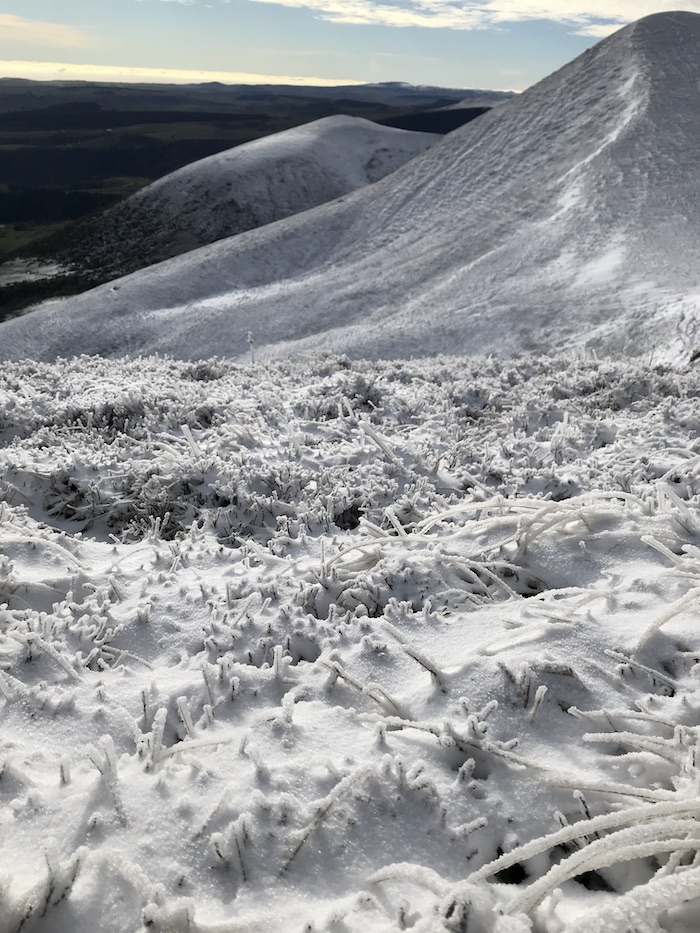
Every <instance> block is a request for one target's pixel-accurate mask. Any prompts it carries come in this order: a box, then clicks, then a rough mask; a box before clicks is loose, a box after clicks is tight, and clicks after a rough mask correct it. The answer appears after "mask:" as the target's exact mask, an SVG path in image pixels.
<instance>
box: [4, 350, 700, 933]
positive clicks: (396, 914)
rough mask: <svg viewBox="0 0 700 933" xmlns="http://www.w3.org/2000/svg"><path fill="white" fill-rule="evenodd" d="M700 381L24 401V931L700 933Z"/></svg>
mask: <svg viewBox="0 0 700 933" xmlns="http://www.w3.org/2000/svg"><path fill="white" fill-rule="evenodd" d="M699 399H700V375H698V374H697V373H695V372H693V371H692V370H691V371H686V372H679V371H672V370H669V369H665V368H661V367H656V368H650V367H645V366H643V365H640V364H638V363H631V362H616V363H610V362H590V361H588V362H575V361H571V360H564V359H558V360H538V359H528V360H521V361H509V362H503V361H500V362H498V363H496V362H493V361H488V360H486V361H484V360H464V359H460V360H453V359H440V360H436V361H422V362H403V363H401V362H399V363H372V364H365V363H359V362H352V363H351V362H349V361H347V360H346V359H343V358H336V357H319V358H316V359H313V360H311V361H307V362H305V363H303V364H291V363H277V364H274V365H256V366H248V367H243V366H237V365H234V364H228V363H224V362H221V361H214V360H212V361H209V362H203V363H197V364H188V363H182V362H174V361H172V360H169V359H159V358H148V359H133V360H122V361H116V362H115V361H105V360H102V359H97V358H87V357H85V358H81V359H77V360H72V361H59V362H57V363H55V364H42V363H36V362H25V363H12V364H5V366H4V368H3V371H2V373H0V401H1V404H0V444H1V445H2V446H1V447H0V461H1V468H0V500H1V501H0V717H1V722H2V734H3V743H2V746H1V747H0V839H1V841H2V847H1V849H0V933H19V931H22V933H45V931H51V933H92V931H94V930H95V929H96V928H97V927H98V926H99V928H100V930H101V933H127V931H128V933H131V931H139V930H152V931H162V933H166V931H167V933H181V931H182V933H185V931H191V933H228V931H231V933H234V931H244V930H245V931H269V930H284V931H297V930H298V931H299V933H302V931H316V933H321V931H328V933H341V931H344V933H347V931H360V930H361V931H363V933H372V931H377V933H379V931H382V933H384V931H392V930H407V929H410V930H413V931H416V933H428V931H454V933H456V931H462V933H465V931H468V933H526V931H541V933H574V931H580V930H585V931H586V933H594V931H595V933H629V931H631V930H635V931H638V933H642V931H643V933H652V931H653V933H659V931H669V933H689V931H692V930H697V928H698V925H699V924H700V868H699V867H698V865H697V863H696V861H697V853H698V851H700V820H699V816H700V804H699V803H698V762H697V755H698V740H699V738H700V732H699V728H700V689H699V687H700V684H699V677H698V672H699V671H700V667H699V666H698V665H699V664H700V634H699V633H698V627H697V608H698V603H699V602H700V518H698V511H697V505H698V501H699V498H700V439H699V438H698V430H699V428H700V402H699Z"/></svg>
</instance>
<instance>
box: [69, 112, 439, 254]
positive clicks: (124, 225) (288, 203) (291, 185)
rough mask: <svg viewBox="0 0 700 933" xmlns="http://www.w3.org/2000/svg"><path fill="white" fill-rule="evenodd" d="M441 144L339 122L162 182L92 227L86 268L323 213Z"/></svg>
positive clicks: (246, 148)
mask: <svg viewBox="0 0 700 933" xmlns="http://www.w3.org/2000/svg"><path fill="white" fill-rule="evenodd" d="M439 138H440V137H439V136H435V135H433V134H431V133H410V132H406V131H405V130H397V129H393V128H391V127H385V126H378V125H377V124H376V123H372V122H371V121H370V120H363V119H361V118H359V117H345V116H334V117H325V118H324V119H322V120H315V121H314V122H313V123H308V124H306V125H305V126H299V127H295V128H294V129H290V130H286V131H284V132H281V133H274V134H272V135H270V136H266V137H264V138H263V139H258V140H255V141H254V142H250V143H245V144H244V145H241V146H236V147H235V148H234V149H228V150H226V151H225V152H220V153H217V154H216V155H213V156H209V157H208V158H206V159H201V160H200V161H198V162H193V163H192V164H191V165H186V166H185V167H184V168H181V169H178V171H176V172H173V173H171V174H170V175H166V176H165V177H164V178H160V179H158V181H156V182H154V183H153V184H152V185H148V186H147V187H146V188H143V189H142V190H141V191H139V192H137V193H136V194H135V195H133V196H132V197H130V198H128V199H127V200H126V201H124V202H122V203H121V204H118V205H117V206H116V207H114V208H112V209H111V210H109V211H107V212H106V213H105V214H103V215H102V216H101V217H100V218H98V219H97V220H95V221H94V222H93V223H92V224H91V225H90V226H89V228H88V231H87V237H88V239H89V242H87V243H85V244H84V245H83V246H82V249H83V250H85V251H86V258H87V261H88V262H90V261H98V262H99V266H100V267H106V268H108V269H110V270H111V269H114V270H117V271H119V270H120V269H121V270H122V271H124V270H126V271H131V270H133V269H137V268H142V267H143V266H145V265H148V264H150V263H154V262H159V261H161V260H164V259H170V258H171V257H172V256H178V255H180V254H181V253H185V252H187V251H189V250H193V249H196V248H197V247H199V246H205V245H206V244H208V243H213V242H214V241H215V240H220V239H222V238H224V237H230V236H233V235H234V234H237V233H242V232H244V231H246V230H252V229H255V228H256V227H261V226H264V225H265V224H269V223H273V222H274V221H275V220H280V219H282V218H284V217H290V216H291V215H292V214H297V213H299V212H300V211H305V210H308V209H309V208H312V207H317V206H318V205H319V204H324V203H325V202H326V201H332V200H334V199H335V198H339V197H341V195H344V194H349V193H350V192H351V191H355V190H356V189H357V188H362V187H363V186H364V185H367V184H371V183H372V182H375V181H379V179H380V178H383V177H384V176H385V175H387V174H389V172H393V171H395V170H396V169H397V168H400V167H401V166H402V165H403V164H404V163H405V162H407V161H408V160H409V159H412V158H414V157H415V156H417V155H419V154H420V153H421V152H423V151H424V150H425V149H427V148H428V146H430V145H432V144H433V143H434V142H436V140H438V139H439Z"/></svg>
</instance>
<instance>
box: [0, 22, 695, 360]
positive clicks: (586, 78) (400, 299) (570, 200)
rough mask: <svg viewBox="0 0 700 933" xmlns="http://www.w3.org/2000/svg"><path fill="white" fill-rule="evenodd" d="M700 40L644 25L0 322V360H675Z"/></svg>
mask: <svg viewBox="0 0 700 933" xmlns="http://www.w3.org/2000/svg"><path fill="white" fill-rule="evenodd" d="M698 47H700V16H698V15H695V14H690V13H664V14H656V15H654V16H650V17H646V18H644V19H642V20H640V21H638V22H637V23H634V24H632V25H631V26H628V27H625V28H624V29H622V30H620V31H619V32H617V33H615V34H614V35H613V36H611V37H609V38H607V39H605V40H603V41H602V42H600V43H599V44H598V45H597V46H595V47H594V48H593V49H591V50H589V51H588V52H586V53H585V54H583V55H582V56H580V57H579V58H577V59H576V60H575V61H573V62H572V63H570V64H569V65H567V66H566V67H564V68H563V69H561V70H560V71H558V72H557V73H555V74H553V75H551V76H550V77H549V78H547V79H545V80H544V81H542V82H540V83H539V84H537V85H536V86H534V87H533V88H531V89H530V90H528V91H527V92H525V93H523V94H522V95H520V96H518V97H517V98H514V99H513V100H512V101H509V102H507V103H505V104H503V105H502V106H499V107H497V108H495V109H494V110H492V111H491V112H490V113H488V114H485V115H484V116H483V117H480V118H479V120H477V121H476V122H474V123H472V124H470V125H468V126H466V127H464V128H463V129H460V130H458V131H456V132H454V133H452V134H450V135H449V136H448V137H446V138H445V139H444V140H443V141H442V142H441V143H438V144H437V145H435V146H433V147H431V148H430V149H429V150H428V151H427V152H426V153H424V154H423V155H422V156H420V157H418V158H417V159H414V160H413V161H411V162H409V163H408V164H407V165H406V166H404V167H403V168H402V169H399V171H398V172H396V173H394V174H392V175H390V176H387V177H386V178H384V179H383V180H382V181H379V182H377V184H375V185H373V186H369V187H366V188H364V189H361V190H360V191H357V192H355V193H354V194H352V195H350V196H348V197H346V198H344V199H341V200H337V201H334V202H331V203H330V204H326V205H323V206H321V207H319V208H316V209H315V210H313V211H307V212H305V213H302V214H298V215H296V216H294V217H291V218H288V219H286V220H283V221H280V222H277V223H275V224H271V225H268V226H266V227H263V228H261V229H258V230H255V231H251V232H249V233H247V234H243V235H240V236H237V237H235V238H233V239H229V240H224V241H221V242H219V243H216V244H213V245H211V246H208V247H205V248H203V249H200V250H197V251H195V252H192V253H188V254H186V255H185V256H183V257H180V258H178V259H176V260H171V261H169V262H166V263H163V264H161V265H158V266H155V267H151V268H149V269H147V270H144V271H142V272H140V273H137V274H135V275H133V276H130V277H128V278H125V279H123V280H121V281H119V282H117V283H115V284H113V285H110V286H103V287H102V288H100V289H97V290H94V291H92V292H89V293H86V294H85V295H83V296H80V297H79V298H77V299H69V300H66V301H59V302H54V303H52V304H49V305H48V306H46V307H44V308H42V309H40V310H38V311H36V312H34V313H32V314H30V315H28V316H26V317H24V318H21V319H18V320H15V321H10V322H8V323H6V324H4V325H3V326H2V329H0V343H1V344H2V349H1V350H0V353H1V354H2V356H3V357H4V358H14V357H21V356H25V355H31V356H35V357H38V358H43V359H49V358H52V357H54V356H56V355H58V354H63V355H66V354H71V353H75V352H81V351H93V352H99V353H103V354H112V355H114V354H121V353H130V352H131V353H133V352H144V351H161V352H168V353H172V354H174V355H176V356H180V357H184V358H196V357H201V356H205V355H209V354H220V355H226V356H229V357H233V358H237V357H242V356H243V355H247V354H248V352H249V347H248V342H247V335H248V334H249V332H252V334H253V337H254V340H255V343H256V348H257V351H258V353H261V352H262V353H266V354H272V355H274V354H276V355H287V354H290V353H292V352H294V351H305V350H309V349H314V348H325V349H335V350H341V351H343V352H345V353H348V354H350V355H352V356H357V357H361V356H365V357H374V358H376V357H398V356H402V357H405V356H410V355H429V354H435V353H440V352H445V351H449V352H463V353H494V352H495V353H504V354H507V353H513V352H522V351H531V350H536V349H550V348H571V347H576V346H583V345H587V346H591V347H593V348H596V349H603V350H605V351H607V352H625V353H647V352H651V351H653V352H655V353H656V354H657V356H656V359H662V358H669V359H671V358H678V357H682V356H683V355H688V354H689V353H691V352H692V351H693V350H694V348H695V345H696V340H697V336H696V328H697V323H696V311H697V308H698V305H699V303H700V265H699V264H698V263H697V256H698V255H700V217H699V215H698V211H699V210H700V207H699V206H700V173H698V171H697V166H696V158H697V157H696V153H697V151H698V148H699V147H700V113H699V110H698V103H699V102H700V98H699V96H698V82H699V81H700V60H699V59H698V55H697V49H698Z"/></svg>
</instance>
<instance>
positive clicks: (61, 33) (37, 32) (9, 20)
mask: <svg viewBox="0 0 700 933" xmlns="http://www.w3.org/2000/svg"><path fill="white" fill-rule="evenodd" d="M8 42H11V43H13V44H23V45H49V46H64V47H66V48H79V47H80V46H85V45H87V44H88V42H89V39H88V36H87V34H86V33H84V32H83V31H82V30H81V29H78V28H77V26H66V25H64V24H63V23H43V22H41V21H39V20H34V19H24V17H22V16H14V15H13V14H12V13H0V44H2V45H4V44H5V43H8Z"/></svg>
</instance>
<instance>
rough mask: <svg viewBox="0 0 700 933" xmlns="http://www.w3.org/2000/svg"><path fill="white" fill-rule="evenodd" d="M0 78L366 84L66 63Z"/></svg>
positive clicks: (29, 65) (26, 65) (14, 66)
mask: <svg viewBox="0 0 700 933" xmlns="http://www.w3.org/2000/svg"><path fill="white" fill-rule="evenodd" d="M0 78H28V79H30V80H34V81H106V82H110V83H116V84H123V83H135V82H136V83H140V84H202V83H204V82H207V81H220V82H221V83H222V84H292V85H301V86H307V85H308V86H313V87H335V86H338V85H350V84H362V83H364V82H362V81H353V80H350V79H348V80H346V81H344V80H332V79H330V78H316V77H304V78H300V77H294V76H292V75H260V74H250V73H248V72H239V71H185V70H178V69H173V68H128V67H120V66H119V65H69V64H66V63H65V62H25V61H0Z"/></svg>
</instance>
